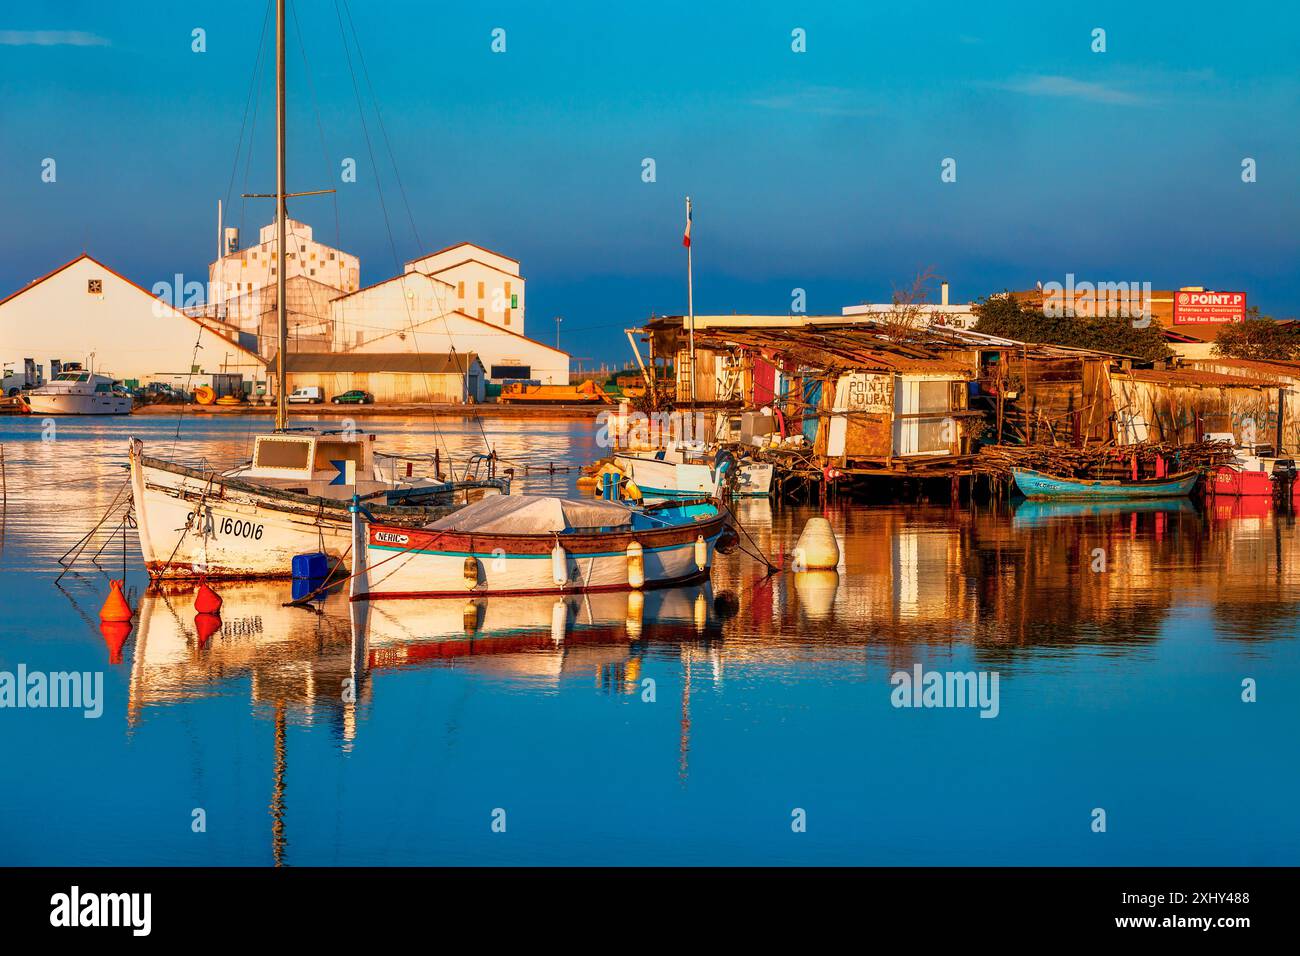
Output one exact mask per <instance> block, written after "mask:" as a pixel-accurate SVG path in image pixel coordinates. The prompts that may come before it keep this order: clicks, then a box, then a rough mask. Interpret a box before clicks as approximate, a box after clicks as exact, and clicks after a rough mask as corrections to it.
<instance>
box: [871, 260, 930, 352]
mask: <svg viewBox="0 0 1300 956" xmlns="http://www.w3.org/2000/svg"><path fill="white" fill-rule="evenodd" d="M936 278H937V276H936V275H935V273H934V267H933V266H930V267H928V268H926V269H923V270H921V271H920V272H918V273H917V274H916V277H915V278H914V279H912V285H911V287H910V288H907V289H899V288H898V287H895V288H894V302H893V305H892V307H891V308H890V310H889V311H888V312H886V313H884V315H883V316H882V317H881V319H880V324H881V325H882V326H883V328H884V332H885V337H886V338H887V339H889V340H890V341H891V342H906V341H907V340H909V339H913V338H916V337H917V336H918V334H919V333H920V332H921V330H922V329H924V328H925V326H926V324H927V319H926V314H925V308H924V306H925V305H926V302H927V300H928V299H929V297H930V293H929V286H930V284H931V283H932V282H934V280H935V279H936Z"/></svg>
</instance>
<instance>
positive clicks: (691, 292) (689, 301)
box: [686, 196, 695, 411]
mask: <svg viewBox="0 0 1300 956" xmlns="http://www.w3.org/2000/svg"><path fill="white" fill-rule="evenodd" d="M686 228H687V230H688V232H687V236H688V238H689V235H690V233H689V230H690V228H691V197H690V196H687V197H686ZM686 313H687V316H688V317H689V318H688V321H689V323H690V336H691V352H690V361H691V369H690V371H691V410H692V411H694V410H695V281H694V276H693V275H692V274H691V244H690V243H689V242H688V243H687V244H686Z"/></svg>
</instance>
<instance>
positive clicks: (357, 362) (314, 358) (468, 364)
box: [271, 352, 482, 375]
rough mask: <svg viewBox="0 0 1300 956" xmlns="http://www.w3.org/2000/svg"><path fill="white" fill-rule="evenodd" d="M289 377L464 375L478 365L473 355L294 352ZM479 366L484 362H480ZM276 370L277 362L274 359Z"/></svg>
mask: <svg viewBox="0 0 1300 956" xmlns="http://www.w3.org/2000/svg"><path fill="white" fill-rule="evenodd" d="M286 358H287V363H286V364H287V365H288V368H286V369H285V371H286V372H288V373H289V374H291V375H292V374H295V373H301V372H415V373H428V374H432V375H440V374H445V373H448V372H460V373H462V374H463V373H464V372H466V371H467V370H468V369H471V368H472V367H473V366H474V363H475V362H478V356H477V355H476V354H474V353H473V352H451V353H448V352H442V353H433V352H429V353H425V354H421V353H419V352H292V353H290V354H289V355H288V356H286ZM479 365H480V367H481V366H482V363H481V362H480V363H479ZM271 367H272V368H274V367H275V359H274V358H272V359H271Z"/></svg>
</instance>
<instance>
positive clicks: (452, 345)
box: [334, 0, 496, 477]
mask: <svg viewBox="0 0 1300 956" xmlns="http://www.w3.org/2000/svg"><path fill="white" fill-rule="evenodd" d="M334 7H335V11H336V12H337V11H338V9H339V6H338V0H335V3H334ZM343 9H345V10H347V14H348V24H349V25H350V26H351V27H352V41H353V43H354V44H355V45H356V48H357V60H358V61H359V62H360V63H361V71H362V74H363V75H364V76H365V79H366V88H367V89H368V90H369V92H370V99H371V104H372V106H373V108H374V111H375V121H376V123H377V125H378V126H379V132H380V134H381V135H382V136H383V137H384V145H385V146H386V148H387V149H388V158H389V161H390V162H391V163H392V166H393V177H394V178H395V179H396V180H397V188H398V191H399V192H400V193H401V196H402V202H403V204H404V205H405V206H406V215H407V217H408V218H409V219H410V222H411V232H412V233H413V234H414V236H415V242H416V245H417V247H419V248H420V249H423V247H424V243H423V241H422V240H421V239H420V232H419V229H418V228H417V227H416V224H415V213H414V212H413V211H412V209H411V203H410V200H409V199H408V198H407V195H406V187H405V185H404V184H403V183H402V174H401V171H400V170H399V169H398V166H397V157H396V156H395V155H394V153H393V145H392V142H391V141H390V140H389V138H388V129H387V127H385V125H384V117H383V114H382V113H381V112H380V109H379V99H378V97H376V96H375V89H374V85H373V84H372V83H371V81H370V71H369V69H368V68H367V66H366V58H365V53H364V52H363V50H362V48H361V38H360V36H358V34H357V28H356V22H355V21H354V20H353V19H352V8H351V7H350V6H349V4H348V0H343ZM342 28H343V23H342V17H341V16H340V19H339V29H340V30H342ZM346 43H347V39H346V37H345V38H344V45H345V48H346ZM348 69H349V70H351V69H352V61H351V58H350V57H349V59H348ZM353 83H354V85H355V83H356V74H355V72H354V73H353ZM360 100H361V94H360V92H359V91H358V92H357V107H358V109H360V108H361V102H360ZM363 127H364V119H363ZM369 142H370V140H369V132H367V134H366V143H367V146H369ZM370 163H371V165H372V166H374V165H375V159H374V152H373V150H372V151H371V154H370ZM381 195H382V194H381ZM384 218H385V222H386V223H387V220H388V212H387V209H386V208H385V210H384ZM389 243H390V245H392V246H393V258H394V261H395V265H396V268H398V269H401V268H402V267H403V264H402V263H401V262H399V261H397V259H398V256H397V247H396V244H395V243H394V242H393V238H392V227H391V225H389ZM431 282H433V293H434V298H435V299H436V300H437V302H438V312H439V316H440V317H441V318H442V321H443V331H444V332H446V334H447V343H448V347H449V349H450V352H451V355H452V356H453V360H454V358H455V356H456V355H457V354H458V353H457V349H456V342H455V339H454V338H453V337H452V334H451V327H450V326H449V325H448V323H447V302H446V300H445V299H444V298H443V296H442V291H441V289H440V288H439V287H438V284H437V282H436V281H433V280H431ZM403 305H404V306H406V317H407V324H408V325H409V326H410V328H411V342H412V344H413V345H414V346H415V352H416V354H417V355H419V354H420V346H419V336H418V335H417V333H416V331H415V321H414V318H413V317H412V316H411V310H410V306H409V304H408V303H406V301H405V299H403ZM421 365H423V363H421ZM464 372H465V376H466V378H468V376H469V362H468V361H466V362H465V369H464ZM424 378H425V387H426V388H427V387H428V374H427V373H424ZM474 420H475V423H476V424H477V425H478V428H479V434H480V435H481V436H482V438H483V446H484V447H485V448H486V449H487V450H488V452H489V453H492V454H495V451H496V449H494V448H493V447H492V442H491V441H490V440H489V439H488V435H487V430H486V429H485V428H484V426H483V419H482V417H481V416H475V419H474ZM447 456H448V458H450V457H451V449H450V448H448V450H447ZM453 477H454V468H453Z"/></svg>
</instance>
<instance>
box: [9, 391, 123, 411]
mask: <svg viewBox="0 0 1300 956" xmlns="http://www.w3.org/2000/svg"><path fill="white" fill-rule="evenodd" d="M26 400H27V406H28V408H29V409H30V410H31V414H33V415H130V414H131V409H132V408H133V407H134V404H135V403H134V402H133V401H132V400H131V399H130V398H128V397H126V396H124V395H100V394H93V393H92V394H81V393H76V392H59V393H55V394H49V395H42V394H40V393H39V392H30V393H28V395H27V399H26Z"/></svg>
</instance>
